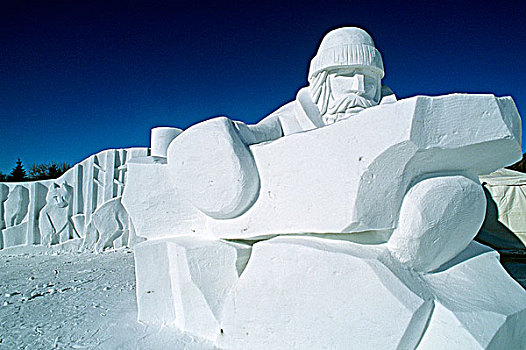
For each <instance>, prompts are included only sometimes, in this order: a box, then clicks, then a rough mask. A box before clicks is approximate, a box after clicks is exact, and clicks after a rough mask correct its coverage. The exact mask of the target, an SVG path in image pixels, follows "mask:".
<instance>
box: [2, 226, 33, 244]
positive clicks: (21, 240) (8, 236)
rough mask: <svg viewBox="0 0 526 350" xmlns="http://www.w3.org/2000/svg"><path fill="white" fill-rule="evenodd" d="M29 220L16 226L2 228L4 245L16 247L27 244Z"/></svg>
mask: <svg viewBox="0 0 526 350" xmlns="http://www.w3.org/2000/svg"><path fill="white" fill-rule="evenodd" d="M26 233H27V221H24V222H23V223H21V224H18V225H16V226H11V227H8V228H6V229H5V230H2V236H3V241H4V243H3V247H4V248H9V247H16V246H19V245H25V244H26Z"/></svg>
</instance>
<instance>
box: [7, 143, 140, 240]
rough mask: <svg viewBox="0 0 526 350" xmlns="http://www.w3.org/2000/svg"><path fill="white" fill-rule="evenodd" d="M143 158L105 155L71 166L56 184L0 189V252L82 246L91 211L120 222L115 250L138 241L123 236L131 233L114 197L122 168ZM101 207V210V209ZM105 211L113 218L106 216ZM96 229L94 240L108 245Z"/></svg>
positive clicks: (134, 152) (133, 153)
mask: <svg viewBox="0 0 526 350" xmlns="http://www.w3.org/2000/svg"><path fill="white" fill-rule="evenodd" d="M146 155H148V149H147V148H128V149H111V150H106V151H102V152H100V153H97V154H95V155H93V156H91V157H89V158H88V159H85V160H84V161H82V162H80V163H79V164H76V165H75V166H74V167H73V168H71V169H70V170H68V171H67V172H66V173H64V174H63V175H62V176H61V177H60V178H59V179H56V180H43V181H35V182H26V183H19V184H16V183H5V184H3V183H0V214H2V215H1V220H0V227H1V230H2V231H1V232H2V234H1V239H0V249H4V248H9V247H14V246H23V245H27V246H30V245H40V244H43V245H52V244H53V245H56V244H59V248H58V249H61V248H62V245H65V246H66V247H65V248H66V249H68V250H69V248H76V247H78V246H79V245H80V244H81V243H82V242H83V241H82V240H81V239H79V238H80V237H84V236H85V231H86V226H89V225H90V223H91V222H94V221H97V220H91V217H92V215H93V214H94V213H95V212H97V211H99V213H105V214H104V217H108V218H113V217H115V218H121V217H123V216H124V217H126V219H125V220H123V222H125V225H124V226H123V228H124V231H123V232H124V234H123V235H121V236H119V235H118V236H119V237H117V238H122V239H121V240H118V239H117V240H116V241H113V243H114V244H113V245H114V246H115V247H120V246H123V245H128V244H134V243H135V242H137V241H139V240H140V239H139V238H137V237H135V235H134V234H133V233H130V234H128V233H127V232H128V229H130V227H131V228H133V227H132V226H130V223H129V220H128V218H127V214H126V213H125V212H124V210H125V209H124V208H123V207H122V205H120V197H121V196H122V193H123V190H124V186H125V183H126V178H127V175H126V174H127V163H128V162H129V161H130V160H131V159H133V158H138V157H144V156H146ZM116 198H117V200H116V201H114V199H116ZM115 202H119V204H118V205H117V204H116V203H115ZM106 203H108V205H106V206H105V204H106ZM103 206H105V209H101V208H102V207H103ZM110 208H111V210H115V212H114V213H112V214H110V210H109V209H110ZM99 209H101V210H99ZM110 221H111V220H110ZM2 225H5V226H6V227H7V228H6V227H2ZM119 225H120V222H119ZM95 226H96V225H91V226H90V229H91V228H92V227H95ZM99 226H100V227H98V229H99V230H102V231H103V232H102V233H100V236H101V237H105V238H106V240H108V238H109V237H106V235H110V234H111V233H110V232H106V231H104V230H103V228H104V227H105V226H104V225H99ZM108 227H113V226H112V225H111V224H110V225H109V226H108ZM90 232H92V231H90ZM97 232H98V231H97ZM131 232H133V230H131ZM90 237H93V235H91V236H90ZM101 244H102V243H101ZM109 245H110V244H109V243H108V244H106V243H105V244H104V246H109ZM68 247H69V248H68ZM17 249H18V248H17ZM54 249H57V248H54Z"/></svg>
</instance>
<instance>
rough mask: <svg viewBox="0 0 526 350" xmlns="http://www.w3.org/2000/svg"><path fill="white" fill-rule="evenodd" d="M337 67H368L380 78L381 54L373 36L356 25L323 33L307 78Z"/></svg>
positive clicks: (382, 65)
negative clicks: (323, 35)
mask: <svg viewBox="0 0 526 350" xmlns="http://www.w3.org/2000/svg"><path fill="white" fill-rule="evenodd" d="M339 67H368V68H370V69H371V70H373V71H374V72H376V73H377V74H378V75H379V76H380V79H381V78H383V77H384V75H385V73H384V64H383V61H382V56H381V55H380V52H379V51H378V50H377V49H376V48H375V46H374V41H373V38H371V36H370V35H369V34H368V33H367V32H366V31H365V30H363V29H360V28H357V27H344V28H338V29H335V30H332V31H330V32H329V33H327V35H325V37H324V38H323V40H322V41H321V44H320V47H319V49H318V53H317V54H316V56H314V58H313V59H312V61H311V62H310V69H309V80H311V79H312V78H313V77H314V76H315V75H316V74H317V73H319V72H320V71H323V70H328V69H331V68H339Z"/></svg>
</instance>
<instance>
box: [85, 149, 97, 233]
mask: <svg viewBox="0 0 526 350" xmlns="http://www.w3.org/2000/svg"><path fill="white" fill-rule="evenodd" d="M96 162H97V156H92V157H91V158H90V160H89V162H88V169H87V179H88V182H87V184H86V185H87V186H86V202H85V203H84V204H85V205H84V214H85V219H84V222H85V223H86V225H87V224H88V222H89V220H90V218H91V214H92V213H93V211H94V210H95V208H96V207H97V193H98V185H97V184H98V183H99V181H98V180H97V177H96V176H97V175H98V173H99V169H100V166H99V165H98V164H97V163H96Z"/></svg>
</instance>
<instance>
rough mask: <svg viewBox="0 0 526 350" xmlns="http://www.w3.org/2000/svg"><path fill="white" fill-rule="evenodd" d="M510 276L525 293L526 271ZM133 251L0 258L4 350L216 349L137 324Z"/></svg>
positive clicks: (525, 267) (517, 268)
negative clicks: (519, 284)
mask: <svg viewBox="0 0 526 350" xmlns="http://www.w3.org/2000/svg"><path fill="white" fill-rule="evenodd" d="M505 267H506V269H507V270H508V271H509V272H510V273H511V274H512V276H514V278H515V279H517V280H518V281H519V283H521V284H522V286H523V287H525V288H526V264H525V263H520V262H510V263H506V264H505ZM136 317H137V304H136V301H135V271H134V259H133V252H132V251H131V250H129V249H120V250H116V251H107V252H104V253H102V254H92V253H80V254H79V253H67V252H63V253H57V252H55V253H52V254H49V253H48V254H43V253H42V252H41V251H40V252H39V251H37V250H36V249H34V250H32V251H29V252H25V253H23V254H20V252H12V253H9V252H7V251H2V252H1V254H0V350H3V349H9V350H11V349H189V350H192V349H199V350H207V349H215V347H214V346H213V345H212V344H211V343H210V342H207V341H205V340H202V339H199V338H196V337H194V336H191V335H189V334H184V333H182V332H180V331H178V330H176V329H172V328H163V329H161V330H158V329H152V328H148V327H147V326H145V325H142V324H140V323H138V322H137V321H136Z"/></svg>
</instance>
